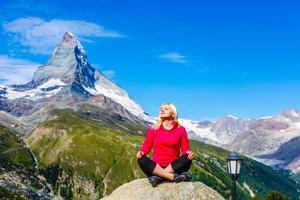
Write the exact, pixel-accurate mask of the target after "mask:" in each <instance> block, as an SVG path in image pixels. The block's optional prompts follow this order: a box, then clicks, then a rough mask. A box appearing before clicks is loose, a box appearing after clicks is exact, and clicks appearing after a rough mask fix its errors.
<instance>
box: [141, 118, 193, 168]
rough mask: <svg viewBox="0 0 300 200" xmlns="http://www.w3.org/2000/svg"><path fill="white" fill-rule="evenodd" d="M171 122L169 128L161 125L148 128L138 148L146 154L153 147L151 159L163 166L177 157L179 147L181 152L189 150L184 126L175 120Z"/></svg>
mask: <svg viewBox="0 0 300 200" xmlns="http://www.w3.org/2000/svg"><path fill="white" fill-rule="evenodd" d="M173 124H174V126H173V128H172V129H171V130H167V129H165V128H164V127H163V125H161V127H160V128H159V129H158V130H155V129H154V128H150V129H148V131H147V133H146V138H145V141H144V143H143V145H142V146H141V148H140V151H143V152H144V153H145V155H147V154H148V153H150V151H151V148H152V147H153V156H152V160H153V161H155V162H156V163H158V164H159V165H160V166H163V167H165V166H167V165H169V164H170V163H171V162H172V161H173V160H175V159H177V158H178V157H179V154H180V149H181V153H182V154H185V153H186V152H187V151H191V149H190V143H189V139H188V136H187V132H186V130H185V128H184V127H183V126H181V125H178V123H177V122H175V121H174V123H173Z"/></svg>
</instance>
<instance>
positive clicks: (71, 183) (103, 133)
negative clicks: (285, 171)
mask: <svg viewBox="0 0 300 200" xmlns="http://www.w3.org/2000/svg"><path fill="white" fill-rule="evenodd" d="M56 112H57V113H58V115H59V117H58V118H57V119H55V120H51V121H48V122H45V123H44V124H42V125H41V126H39V128H37V129H36V130H35V131H34V132H33V133H32V134H31V135H30V136H29V137H28V139H27V141H28V143H29V145H30V147H31V148H32V150H33V152H34V153H35V154H36V155H37V157H38V160H39V170H40V171H41V173H43V174H44V176H45V177H46V178H47V177H48V181H49V182H50V183H52V184H53V188H54V190H55V192H56V193H57V194H60V195H62V196H65V197H70V198H71V197H73V198H75V197H76V198H77V197H78V198H79V197H80V198H84V197H87V198H89V199H97V198H99V197H102V196H103V195H108V194H110V193H111V192H112V191H113V190H114V189H115V188H117V187H118V186H120V185H122V184H123V183H125V182H129V181H131V180H133V179H136V178H141V177H145V176H144V174H143V173H142V171H141V170H140V169H139V167H138V165H137V161H136V158H135V154H136V152H137V150H138V149H139V147H140V145H141V144H142V142H143V139H144V136H143V135H141V133H143V132H144V131H145V130H146V127H143V129H141V127H140V128H138V127H135V129H136V131H134V132H132V131H129V130H132V129H133V127H134V124H132V123H131V124H130V121H128V123H126V122H122V123H121V124H119V125H118V127H119V128H118V129H115V128H113V127H116V125H112V124H113V123H119V122H120V121H119V120H116V121H115V122H111V121H108V120H101V119H102V118H99V117H98V118H97V117H95V116H97V115H104V114H86V113H85V111H81V110H78V111H76V112H74V111H72V110H57V111H56ZM103 112H105V111H104V110H103ZM83 113H85V114H84V115H82V114H83ZM83 116H85V117H83ZM112 121H114V120H112ZM129 126H131V127H130V128H129ZM138 130H139V131H138ZM191 147H192V149H193V150H194V152H195V154H196V156H195V158H196V159H195V160H194V162H193V165H192V168H191V169H190V172H191V173H192V175H193V179H194V180H199V181H202V182H204V183H205V184H206V185H208V186H210V187H212V188H214V189H216V190H217V191H218V192H219V193H220V194H222V196H224V197H228V196H229V195H230V187H231V179H230V177H229V175H228V173H227V171H226V168H225V166H226V165H225V164H226V163H225V162H226V156H227V154H228V151H226V150H224V149H221V148H217V147H214V146H211V145H207V144H203V143H199V142H197V141H193V140H192V141H191ZM244 159H245V162H244V166H243V168H242V175H241V178H240V179H239V180H241V182H239V184H238V194H239V196H240V197H241V198H240V199H250V195H249V190H248V189H246V187H247V188H251V190H252V192H254V193H255V194H256V193H257V194H258V195H259V196H261V197H262V196H264V195H265V194H266V193H267V192H269V191H271V190H278V191H281V192H283V193H285V194H287V195H289V196H290V197H292V198H293V199H296V195H297V189H296V184H295V182H294V181H293V180H290V179H289V178H287V177H284V176H283V175H280V174H279V173H277V172H275V171H274V170H272V169H271V168H270V167H267V166H264V165H262V164H259V163H258V162H256V161H254V160H251V159H248V158H246V157H245V158H244ZM264 176H267V177H268V179H264V178H263V177H264ZM53 177H54V178H53ZM272 177H274V179H273V178H272ZM275 179H276V180H275ZM246 185H247V186H246Z"/></svg>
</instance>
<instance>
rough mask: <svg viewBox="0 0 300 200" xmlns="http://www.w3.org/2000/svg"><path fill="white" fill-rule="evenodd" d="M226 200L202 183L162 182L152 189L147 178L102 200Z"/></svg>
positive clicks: (128, 184) (133, 182)
mask: <svg viewBox="0 0 300 200" xmlns="http://www.w3.org/2000/svg"><path fill="white" fill-rule="evenodd" d="M118 199H122V200H169V199H177V200H181V199H185V200H190V199H193V200H196V199H197V200H224V198H223V197H222V196H221V195H220V194H219V193H218V192H216V191H215V190H213V189H211V188H210V187H208V186H206V185H205V184H203V183H201V182H180V183H174V182H167V181H165V182H162V183H161V184H159V185H157V187H152V186H151V185H150V183H149V182H148V180H147V179H146V178H143V179H136V180H134V181H131V182H129V183H126V184H124V185H122V186H120V187H118V188H117V189H116V190H115V191H113V193H112V194H110V195H108V196H106V197H104V198H102V200H118Z"/></svg>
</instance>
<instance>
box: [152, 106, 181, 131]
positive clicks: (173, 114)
mask: <svg viewBox="0 0 300 200" xmlns="http://www.w3.org/2000/svg"><path fill="white" fill-rule="evenodd" d="M165 105H168V106H169V107H170V108H171V111H172V117H173V120H174V121H175V122H177V123H178V125H180V124H179V122H178V112H177V109H176V106H175V105H174V104H173V103H169V102H166V103H163V104H161V106H160V108H161V107H163V106H165ZM162 122H163V120H162V118H161V117H160V115H158V120H157V121H156V123H154V124H153V126H152V128H154V129H156V130H157V129H159V128H160V126H161V125H162Z"/></svg>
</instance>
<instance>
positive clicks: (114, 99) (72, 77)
mask: <svg viewBox="0 0 300 200" xmlns="http://www.w3.org/2000/svg"><path fill="white" fill-rule="evenodd" d="M97 99H98V101H97ZM108 99H110V101H109V104H110V105H107V104H108ZM100 101H101V102H100ZM82 102H87V103H91V104H93V105H96V106H100V107H104V108H105V107H107V106H109V108H110V110H111V111H115V112H117V113H119V114H121V115H123V116H126V117H127V118H135V120H142V121H144V122H146V123H148V122H151V121H153V119H152V118H151V117H150V116H149V115H148V114H147V113H146V112H145V111H144V110H143V108H142V107H141V106H140V105H139V104H138V103H136V102H135V101H134V100H133V99H132V98H131V97H130V96H129V95H128V93H127V92H126V91H125V90H123V89H122V88H121V87H119V86H118V85H116V84H115V83H114V82H112V81H111V80H109V79H108V78H107V77H106V76H105V75H103V74H102V73H101V72H100V70H98V69H95V68H94V67H92V66H91V65H90V64H89V62H88V60H87V54H86V52H85V50H84V48H83V47H82V45H81V43H80V42H79V41H78V40H77V39H76V37H75V36H74V35H73V34H72V33H70V32H66V33H65V34H64V36H63V40H62V41H61V42H60V43H59V45H58V46H57V47H56V48H55V50H54V52H53V54H52V56H51V57H50V59H49V61H48V63H47V64H45V65H43V66H40V67H39V68H38V69H37V71H36V72H35V73H34V75H33V79H32V81H30V82H29V83H27V84H24V85H10V86H5V85H0V110H3V111H6V112H8V113H11V114H13V115H15V116H28V115H31V114H32V113H34V112H36V111H38V110H40V109H41V108H43V107H45V106H49V105H55V106H56V105H61V106H62V105H63V106H65V107H68V106H76V105H77V104H79V103H82ZM112 103H114V104H115V105H114V106H113V105H111V104H112Z"/></svg>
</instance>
